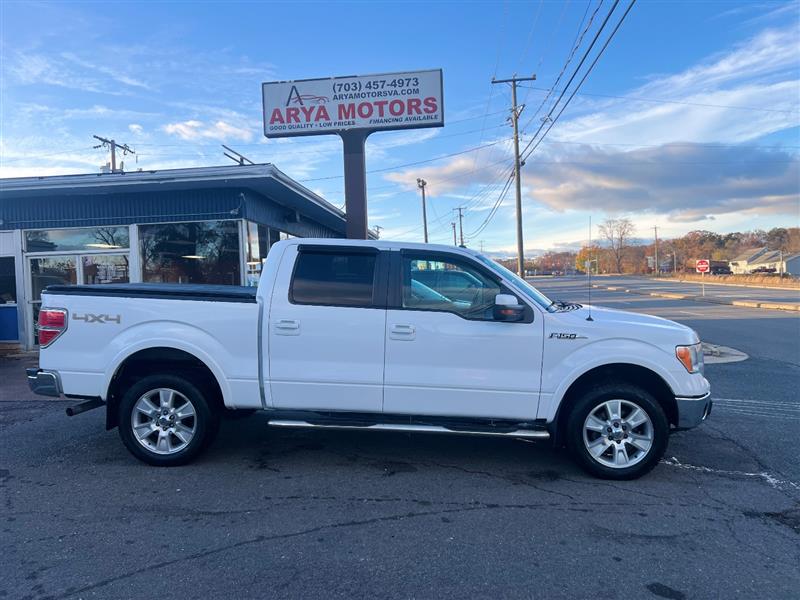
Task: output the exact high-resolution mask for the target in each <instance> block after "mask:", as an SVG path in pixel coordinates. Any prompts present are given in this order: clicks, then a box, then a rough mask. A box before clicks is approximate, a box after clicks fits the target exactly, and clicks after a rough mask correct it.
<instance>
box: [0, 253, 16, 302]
mask: <svg viewBox="0 0 800 600" xmlns="http://www.w3.org/2000/svg"><path fill="white" fill-rule="evenodd" d="M16 302H17V278H16V276H15V274H14V257H13V256H3V257H0V304H16Z"/></svg>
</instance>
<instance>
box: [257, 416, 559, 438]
mask: <svg viewBox="0 0 800 600" xmlns="http://www.w3.org/2000/svg"><path fill="white" fill-rule="evenodd" d="M268 424H269V425H270V426H271V427H291V428H298V429H299V428H303V429H305V428H311V429H339V430H347V431H405V432H407V433H455V434H459V435H480V436H490V437H506V438H509V437H510V438H525V439H537V440H547V439H549V438H550V433H548V432H547V431H545V430H536V429H516V430H514V431H491V430H479V429H448V428H447V427H441V426H439V425H412V424H405V423H396V424H389V423H374V424H372V425H363V426H361V425H337V424H335V423H330V424H328V423H324V424H322V423H309V422H308V421H291V420H285V419H273V420H270V421H269V423H268Z"/></svg>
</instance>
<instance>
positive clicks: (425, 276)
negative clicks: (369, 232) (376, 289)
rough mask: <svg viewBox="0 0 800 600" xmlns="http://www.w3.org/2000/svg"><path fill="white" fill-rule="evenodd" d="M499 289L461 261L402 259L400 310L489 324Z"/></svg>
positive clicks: (421, 258) (411, 257) (418, 257)
mask: <svg viewBox="0 0 800 600" xmlns="http://www.w3.org/2000/svg"><path fill="white" fill-rule="evenodd" d="M499 293H500V286H499V285H498V284H497V283H496V282H495V281H493V280H491V279H489V278H488V277H486V276H485V275H484V274H483V273H482V272H481V271H480V270H478V269H476V268H474V267H472V266H471V265H468V264H466V263H462V262H461V261H455V260H454V261H453V262H450V261H442V260H441V259H440V258H438V257H436V256H432V257H431V259H427V260H426V259H425V257H424V256H422V255H419V256H409V255H406V256H404V257H403V308H409V309H412V310H436V311H447V312H453V313H456V314H458V315H461V316H462V317H465V318H467V319H478V320H484V319H485V320H491V319H492V318H493V316H492V309H493V307H494V299H495V296H496V295H497V294H499Z"/></svg>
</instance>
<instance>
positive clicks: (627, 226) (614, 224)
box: [600, 219, 636, 273]
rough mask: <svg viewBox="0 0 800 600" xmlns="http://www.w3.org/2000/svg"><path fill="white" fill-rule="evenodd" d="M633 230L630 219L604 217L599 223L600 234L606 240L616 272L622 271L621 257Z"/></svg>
mask: <svg viewBox="0 0 800 600" xmlns="http://www.w3.org/2000/svg"><path fill="white" fill-rule="evenodd" d="M635 230H636V228H635V227H634V225H633V223H632V222H631V220H630V219H606V220H605V221H603V222H602V223H601V224H600V234H601V235H602V236H603V237H604V238H606V240H607V241H608V244H609V249H610V250H611V254H612V255H613V256H614V262H615V263H616V267H617V273H622V258H623V257H624V255H625V250H626V249H627V247H628V244H629V242H630V239H631V237H632V236H633V233H634V231H635Z"/></svg>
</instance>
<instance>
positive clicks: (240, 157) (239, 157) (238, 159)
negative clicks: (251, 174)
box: [220, 144, 256, 165]
mask: <svg viewBox="0 0 800 600" xmlns="http://www.w3.org/2000/svg"><path fill="white" fill-rule="evenodd" d="M220 146H222V147H223V148H225V150H227V151H228V152H230V153H231V154H235V155H236V156H231V154H228V152H223V154H224V155H225V156H227V157H228V158H230V159H231V160H232V161H233V162H235V163H238V164H240V165H254V164H256V163H254V162H253V161H252V160H250V159H249V158H247V157H246V156H245V155H244V154H239V153H238V152H237V151H236V150H234V149H233V148H229V147H228V146H226V145H225V144H220Z"/></svg>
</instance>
